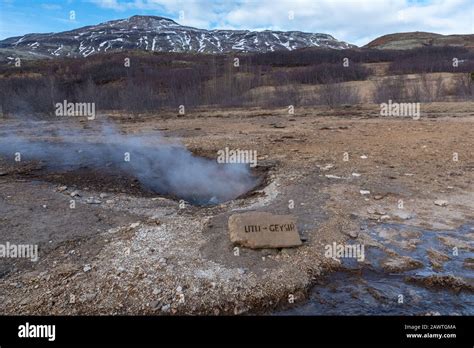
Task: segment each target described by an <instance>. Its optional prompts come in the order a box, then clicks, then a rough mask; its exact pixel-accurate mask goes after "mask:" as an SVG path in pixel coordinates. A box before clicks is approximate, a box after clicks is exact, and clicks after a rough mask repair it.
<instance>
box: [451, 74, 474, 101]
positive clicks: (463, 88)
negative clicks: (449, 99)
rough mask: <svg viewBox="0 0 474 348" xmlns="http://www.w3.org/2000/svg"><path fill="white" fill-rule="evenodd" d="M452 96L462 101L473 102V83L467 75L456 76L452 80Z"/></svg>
mask: <svg viewBox="0 0 474 348" xmlns="http://www.w3.org/2000/svg"><path fill="white" fill-rule="evenodd" d="M453 91H454V94H455V96H456V97H458V98H460V99H463V100H474V81H473V79H472V77H471V76H470V75H469V74H463V75H461V76H458V77H457V78H456V79H455V80H454V88H453Z"/></svg>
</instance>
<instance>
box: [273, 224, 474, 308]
mask: <svg viewBox="0 0 474 348" xmlns="http://www.w3.org/2000/svg"><path fill="white" fill-rule="evenodd" d="M367 231H368V233H369V235H370V236H371V237H372V238H373V239H374V240H376V241H377V242H380V243H382V244H383V245H384V246H385V247H386V248H388V249H389V250H390V251H395V252H396V253H397V254H399V255H402V256H408V257H410V258H412V259H414V260H417V261H421V262H422V263H423V266H422V267H420V268H417V269H412V270H407V271H403V272H400V273H387V272H386V271H385V270H384V269H383V267H382V266H381V262H382V260H384V259H385V258H386V257H387V249H385V250H382V249H381V248H378V247H367V248H365V260H366V262H365V263H362V264H360V263H358V262H357V261H356V260H355V259H341V261H342V270H341V271H338V272H335V273H331V274H330V275H328V276H327V277H326V278H324V279H323V280H321V281H320V282H319V283H318V284H316V285H315V286H314V288H313V289H312V291H311V293H310V298H309V300H308V301H307V302H306V303H304V304H303V305H300V306H296V307H293V308H290V309H287V310H284V311H280V312H278V313H277V315H426V314H441V315H473V314H474V292H473V290H472V289H473V288H474V286H473V285H474V270H473V268H472V262H473V258H474V252H473V250H474V249H473V248H472V247H473V238H472V236H473V234H474V225H472V224H469V225H463V226H461V227H460V228H458V229H456V230H443V231H438V230H436V231H434V230H426V229H422V228H417V227H413V226H407V225H403V224H382V225H378V226H375V227H370V228H368V230H367ZM410 234H411V235H412V237H413V235H416V238H414V239H411V240H412V241H415V245H416V247H413V245H411V247H407V243H406V242H407V241H409V240H410V237H407V235H408V236H409V235H410ZM440 237H441V238H448V240H450V241H452V240H453V239H456V241H458V243H460V245H462V247H458V248H457V249H454V247H453V245H449V243H448V245H446V243H443V242H442V240H441V239H440ZM445 241H446V239H445ZM433 250H435V251H437V252H441V253H443V254H444V255H446V256H448V257H449V259H445V261H444V262H443V263H442V267H433V265H432V263H431V262H430V258H429V254H428V251H433ZM431 276H440V277H445V276H448V277H449V276H454V277H458V278H460V279H461V280H462V281H463V282H464V283H465V284H468V287H467V288H461V289H459V287H456V286H450V284H449V282H448V284H446V286H437V287H434V286H429V285H425V284H419V283H413V282H408V281H407V277H416V278H419V279H426V278H427V277H431ZM422 283H423V282H422Z"/></svg>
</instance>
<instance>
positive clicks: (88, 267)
mask: <svg viewBox="0 0 474 348" xmlns="http://www.w3.org/2000/svg"><path fill="white" fill-rule="evenodd" d="M91 269H92V266H91V265H85V266H84V268H83V271H84V273H87V272H89V271H90V270H91Z"/></svg>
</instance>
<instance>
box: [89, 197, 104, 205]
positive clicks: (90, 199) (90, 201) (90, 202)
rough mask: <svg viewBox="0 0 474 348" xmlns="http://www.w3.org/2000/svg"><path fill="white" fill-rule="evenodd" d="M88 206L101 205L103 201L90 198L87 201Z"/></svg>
mask: <svg viewBox="0 0 474 348" xmlns="http://www.w3.org/2000/svg"><path fill="white" fill-rule="evenodd" d="M86 203H87V204H101V203H102V201H101V200H100V199H97V198H94V197H89V198H87V200H86Z"/></svg>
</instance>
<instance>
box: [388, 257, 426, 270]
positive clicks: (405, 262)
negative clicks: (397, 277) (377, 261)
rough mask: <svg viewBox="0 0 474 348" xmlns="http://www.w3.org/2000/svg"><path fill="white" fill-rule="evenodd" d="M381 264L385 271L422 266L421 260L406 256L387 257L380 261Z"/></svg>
mask: <svg viewBox="0 0 474 348" xmlns="http://www.w3.org/2000/svg"><path fill="white" fill-rule="evenodd" d="M381 266H382V268H383V269H384V271H386V272H390V273H400V272H405V271H409V270H413V269H417V268H422V267H423V262H421V261H418V260H415V259H413V258H411V257H408V256H400V255H397V256H394V257H389V258H386V259H384V260H382V262H381Z"/></svg>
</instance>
